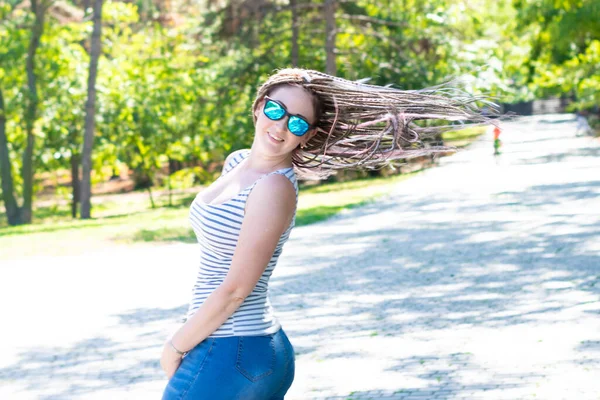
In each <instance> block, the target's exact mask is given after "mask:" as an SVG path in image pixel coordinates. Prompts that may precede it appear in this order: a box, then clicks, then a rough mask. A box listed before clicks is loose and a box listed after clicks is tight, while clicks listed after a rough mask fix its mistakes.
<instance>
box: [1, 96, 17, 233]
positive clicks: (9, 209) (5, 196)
mask: <svg viewBox="0 0 600 400" xmlns="http://www.w3.org/2000/svg"><path fill="white" fill-rule="evenodd" d="M0 181H1V182H2V200H4V208H5V209H6V217H7V219H8V224H9V225H19V224H21V223H22V221H21V215H20V210H19V206H18V205H17V201H16V200H15V194H14V187H13V178H12V170H11V167H10V156H9V154H8V139H7V138H6V115H5V113H4V97H3V95H2V88H0Z"/></svg>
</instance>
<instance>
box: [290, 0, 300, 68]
mask: <svg viewBox="0 0 600 400" xmlns="http://www.w3.org/2000/svg"><path fill="white" fill-rule="evenodd" d="M297 4H298V3H297V0H290V7H291V8H292V66H293V67H297V66H298V53H299V52H298V36H299V35H298V9H297V8H296V6H297Z"/></svg>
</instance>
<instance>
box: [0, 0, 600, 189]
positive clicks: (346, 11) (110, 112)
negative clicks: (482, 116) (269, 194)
mask: <svg viewBox="0 0 600 400" xmlns="http://www.w3.org/2000/svg"><path fill="white" fill-rule="evenodd" d="M251 3H252V2H233V1H225V2H212V1H210V2H202V3H194V4H191V3H190V4H188V5H181V6H182V7H183V8H182V9H179V10H175V9H171V8H168V9H167V8H165V7H169V5H168V4H167V3H165V4H160V7H159V5H157V4H154V3H148V2H129V3H124V2H117V1H107V2H106V3H105V6H104V7H103V18H102V20H103V31H102V45H103V49H102V55H101V57H100V61H99V74H98V78H97V113H96V118H97V121H96V130H97V132H96V141H95V145H94V152H93V162H94V168H95V171H96V174H95V175H94V177H95V178H94V179H95V180H96V181H101V180H104V179H106V178H107V177H108V176H107V175H106V173H105V172H104V171H107V170H108V171H111V170H112V168H110V167H114V168H117V167H118V166H119V165H121V164H126V165H127V166H128V167H129V168H131V169H133V170H135V171H136V173H137V174H139V175H140V176H145V177H147V178H148V179H150V180H154V181H155V182H156V183H161V182H159V179H157V178H158V177H159V175H160V173H161V171H164V169H165V165H166V164H167V163H168V162H169V161H177V162H178V164H179V165H181V166H184V167H186V169H184V171H182V172H181V173H179V174H178V175H175V176H172V179H171V187H174V188H183V187H188V186H189V185H190V184H192V183H191V182H192V181H193V182H194V183H193V184H197V183H206V182H209V181H210V180H212V179H213V175H214V171H215V169H216V165H217V164H219V163H220V162H221V161H222V160H223V159H224V158H225V156H226V155H227V154H229V153H230V152H231V151H233V150H236V149H239V148H244V147H248V146H249V145H250V144H251V142H252V139H253V133H254V132H253V122H252V118H251V113H250V107H251V104H252V102H253V100H254V96H255V93H256V89H257V87H258V86H259V85H260V84H261V83H262V82H263V81H264V79H265V78H266V77H267V76H269V75H270V74H271V73H272V72H273V71H274V70H275V69H277V68H282V67H287V66H290V64H291V53H292V29H291V20H292V12H291V10H290V8H289V7H288V4H287V3H286V2H284V3H281V2H263V3H262V4H263V6H264V7H262V8H261V9H260V10H258V9H253V8H252V7H249V6H248V5H249V4H251ZM323 3H324V0H311V1H298V4H300V5H301V6H302V7H303V8H300V9H299V10H298V15H299V27H298V28H299V37H298V46H299V49H300V51H299V66H301V67H305V68H312V69H317V70H324V69H325V59H326V55H325V37H324V33H325V21H324V16H323V10H322V5H323ZM14 4H15V3H14V2H13V1H12V0H11V1H9V2H7V1H6V0H0V88H1V89H2V91H3V94H4V98H5V102H6V109H5V110H4V112H5V115H6V117H7V134H8V140H9V152H10V160H11V164H12V167H13V172H14V173H13V177H14V179H15V187H16V191H17V194H19V193H20V192H21V186H22V182H20V177H19V176H20V175H19V173H18V172H19V171H20V168H21V156H22V152H23V150H24V147H25V133H24V117H23V116H24V113H25V100H26V98H25V96H26V75H25V60H26V54H27V48H28V41H29V38H30V34H31V31H30V25H31V23H32V21H33V16H32V14H31V12H30V11H29V10H28V9H27V7H23V8H18V9H17V8H15V5H14ZM169 4H170V3H169ZM161 7H162V8H161ZM599 7H600V6H599V2H598V1H596V0H498V1H495V2H487V1H470V2H466V1H464V0H428V1H425V2H424V1H417V0H404V1H401V2H400V1H393V0H384V1H381V2H373V1H370V0H356V1H352V2H345V1H344V2H339V3H338V4H337V11H336V28H337V35H336V59H337V70H338V75H340V76H342V77H346V78H349V79H363V78H368V79H370V83H374V84H380V85H387V84H393V85H395V86H397V87H401V88H405V89H418V88H422V87H426V86H431V85H436V84H439V83H441V82H443V81H445V80H447V79H449V78H451V77H456V76H461V75H464V74H468V75H469V76H470V78H468V79H466V82H467V84H468V88H469V90H470V91H472V92H474V93H481V92H483V93H486V94H488V95H492V96H495V97H496V99H497V100H499V101H512V100H523V99H530V98H532V97H533V96H535V95H538V96H542V95H547V94H568V95H574V96H575V97H576V99H577V102H576V103H575V107H577V108H589V107H592V106H594V105H598V102H599V98H598V96H599V94H598V93H600V90H599V89H600V77H599V73H600V72H599V71H600V68H598V65H599V63H600V28H599V27H600V24H598V23H597V21H598V20H600V16H599V11H598V8H599ZM175 11H178V13H175ZM88 17H89V16H88ZM91 29H92V24H91V21H90V20H89V18H87V19H86V20H85V21H84V22H69V23H61V22H59V21H58V20H57V19H56V18H54V17H52V16H49V18H47V21H46V27H45V30H44V36H43V37H42V42H41V46H40V48H39V50H38V56H37V61H38V62H37V67H36V68H37V71H36V73H37V74H38V92H39V98H40V105H39V113H38V116H39V118H38V119H37V120H36V124H35V134H36V137H37V139H36V149H35V152H34V157H35V159H36V163H35V164H36V165H37V166H38V169H37V172H41V171H55V170H58V169H69V168H70V165H69V162H70V159H71V157H72V156H73V155H74V154H78V153H79V152H80V149H81V145H82V135H83V126H84V118H85V101H86V96H87V76H88V68H89V55H88V49H89V37H90V33H91ZM163 184H164V183H163Z"/></svg>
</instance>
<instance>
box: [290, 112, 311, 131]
mask: <svg viewBox="0 0 600 400" xmlns="http://www.w3.org/2000/svg"><path fill="white" fill-rule="evenodd" d="M308 128H309V125H308V122H306V121H305V120H303V119H302V118H300V117H296V116H295V115H293V116H291V117H290V119H289V121H288V129H289V130H290V132H292V133H293V134H294V135H296V136H302V135H304V134H305V133H306V131H308Z"/></svg>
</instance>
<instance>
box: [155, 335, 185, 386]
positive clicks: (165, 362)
mask: <svg viewBox="0 0 600 400" xmlns="http://www.w3.org/2000/svg"><path fill="white" fill-rule="evenodd" d="M179 364H181V355H179V354H177V353H176V352H175V351H174V350H173V348H172V347H171V344H170V342H169V341H167V342H165V345H164V346H163V351H162V356H161V357H160V366H161V367H162V369H163V371H165V373H166V374H167V378H169V379H171V377H172V376H173V375H175V371H177V368H179Z"/></svg>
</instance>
